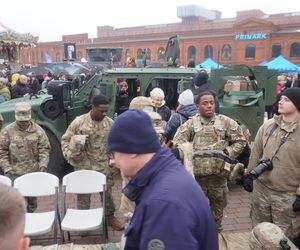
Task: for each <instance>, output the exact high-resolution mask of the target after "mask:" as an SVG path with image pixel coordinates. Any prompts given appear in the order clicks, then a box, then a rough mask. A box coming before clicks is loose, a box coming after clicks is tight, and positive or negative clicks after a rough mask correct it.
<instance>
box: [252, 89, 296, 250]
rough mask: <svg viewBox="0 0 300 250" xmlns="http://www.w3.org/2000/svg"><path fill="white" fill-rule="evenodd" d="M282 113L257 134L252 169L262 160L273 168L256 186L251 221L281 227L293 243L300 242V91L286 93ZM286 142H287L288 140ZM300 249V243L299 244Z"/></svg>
mask: <svg viewBox="0 0 300 250" xmlns="http://www.w3.org/2000/svg"><path fill="white" fill-rule="evenodd" d="M278 112H279V113H280V115H275V116H274V117H273V119H270V120H268V121H267V122H265V123H264V124H263V125H262V126H261V127H260V129H259V130H258V132H257V135H256V137H255V141H254V144H253V147H252V152H251V155H250V160H249V165H248V169H249V171H250V170H253V169H254V168H255V167H256V166H257V165H258V164H259V162H260V160H262V159H270V160H271V162H272V166H273V168H272V169H271V170H269V171H268V170H265V171H264V172H262V173H261V174H260V175H259V176H258V178H257V179H256V181H255V182H254V189H253V193H252V196H251V220H252V225H253V226H255V225H256V224H258V223H260V222H264V221H265V222H272V223H274V224H276V225H278V226H279V227H280V228H281V229H282V231H283V232H284V234H285V235H286V236H287V237H289V238H290V239H291V240H295V239H296V238H297V237H298V241H300V153H299V149H300V140H299V137H300V89H299V88H289V89H287V90H285V91H284V92H283V93H282V96H281V98H280V101H279V106H278ZM284 138H285V139H284ZM297 244H298V245H297V246H298V247H300V242H297Z"/></svg>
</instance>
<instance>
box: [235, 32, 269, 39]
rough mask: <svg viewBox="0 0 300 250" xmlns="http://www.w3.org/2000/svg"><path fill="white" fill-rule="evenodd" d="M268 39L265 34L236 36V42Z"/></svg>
mask: <svg viewBox="0 0 300 250" xmlns="http://www.w3.org/2000/svg"><path fill="white" fill-rule="evenodd" d="M263 39H267V34H265V33H254V34H239V35H235V40H263Z"/></svg>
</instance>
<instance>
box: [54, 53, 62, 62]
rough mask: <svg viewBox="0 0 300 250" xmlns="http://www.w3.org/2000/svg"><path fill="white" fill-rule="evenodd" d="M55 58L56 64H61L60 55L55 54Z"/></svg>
mask: <svg viewBox="0 0 300 250" xmlns="http://www.w3.org/2000/svg"><path fill="white" fill-rule="evenodd" d="M55 58H56V62H61V54H60V52H57V53H56V55H55Z"/></svg>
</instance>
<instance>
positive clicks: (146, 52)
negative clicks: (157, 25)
mask: <svg viewBox="0 0 300 250" xmlns="http://www.w3.org/2000/svg"><path fill="white" fill-rule="evenodd" d="M145 54H146V60H149V61H151V49H149V48H147V49H146V51H145Z"/></svg>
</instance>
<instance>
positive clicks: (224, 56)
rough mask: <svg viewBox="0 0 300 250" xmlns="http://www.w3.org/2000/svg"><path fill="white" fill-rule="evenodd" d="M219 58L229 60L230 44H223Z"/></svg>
mask: <svg viewBox="0 0 300 250" xmlns="http://www.w3.org/2000/svg"><path fill="white" fill-rule="evenodd" d="M221 58H222V60H231V46H230V45H229V44H224V46H223V48H222V55H221Z"/></svg>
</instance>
